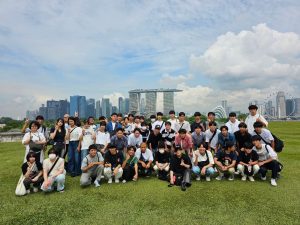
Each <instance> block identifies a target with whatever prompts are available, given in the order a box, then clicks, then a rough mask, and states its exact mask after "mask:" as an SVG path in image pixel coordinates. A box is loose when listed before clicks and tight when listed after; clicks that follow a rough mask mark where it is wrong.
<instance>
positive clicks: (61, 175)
mask: <svg viewBox="0 0 300 225" xmlns="http://www.w3.org/2000/svg"><path fill="white" fill-rule="evenodd" d="M65 179H66V176H65V175H64V174H59V175H58V176H57V177H56V181H57V183H64V182H65Z"/></svg>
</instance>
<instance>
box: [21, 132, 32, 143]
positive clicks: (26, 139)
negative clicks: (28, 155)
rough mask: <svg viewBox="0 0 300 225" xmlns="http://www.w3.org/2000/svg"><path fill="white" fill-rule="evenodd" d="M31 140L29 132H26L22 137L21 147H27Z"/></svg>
mask: <svg viewBox="0 0 300 225" xmlns="http://www.w3.org/2000/svg"><path fill="white" fill-rule="evenodd" d="M30 139H31V132H28V133H26V134H25V135H24V137H23V140H22V144H23V145H28V144H29V142H30Z"/></svg>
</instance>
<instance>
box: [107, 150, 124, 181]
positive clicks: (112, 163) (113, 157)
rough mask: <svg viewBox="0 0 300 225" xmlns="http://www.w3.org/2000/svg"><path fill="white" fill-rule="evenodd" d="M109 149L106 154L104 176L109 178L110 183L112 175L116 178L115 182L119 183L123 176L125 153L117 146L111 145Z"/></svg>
mask: <svg viewBox="0 0 300 225" xmlns="http://www.w3.org/2000/svg"><path fill="white" fill-rule="evenodd" d="M108 149H109V151H107V152H106V153H105V156H104V176H105V177H106V178H107V179H108V183H109V184H111V183H112V177H114V178H115V183H119V179H120V178H121V177H122V174H123V169H122V164H123V154H122V153H121V152H118V151H117V149H116V146H114V145H111V144H110V145H109V146H108Z"/></svg>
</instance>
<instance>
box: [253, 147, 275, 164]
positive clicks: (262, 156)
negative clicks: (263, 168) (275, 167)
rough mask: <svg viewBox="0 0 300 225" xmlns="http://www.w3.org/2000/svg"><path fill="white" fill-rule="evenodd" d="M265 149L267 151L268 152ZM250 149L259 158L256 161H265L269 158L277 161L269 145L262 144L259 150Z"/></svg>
mask: <svg viewBox="0 0 300 225" xmlns="http://www.w3.org/2000/svg"><path fill="white" fill-rule="evenodd" d="M266 148H267V149H268V151H267V149H266ZM252 149H253V150H254V151H256V152H257V154H258V157H259V159H258V161H265V160H267V159H269V158H270V157H271V158H272V159H274V160H277V159H278V156H277V153H276V152H275V151H274V150H273V148H272V147H271V146H269V145H266V144H262V147H261V149H257V148H256V147H255V146H254V147H253V148H252Z"/></svg>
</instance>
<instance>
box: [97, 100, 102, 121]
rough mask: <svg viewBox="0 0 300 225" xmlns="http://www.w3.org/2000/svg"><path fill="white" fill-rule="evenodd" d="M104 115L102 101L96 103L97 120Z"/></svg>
mask: <svg viewBox="0 0 300 225" xmlns="http://www.w3.org/2000/svg"><path fill="white" fill-rule="evenodd" d="M101 114H102V110H101V101H100V100H98V101H96V118H99V117H100V116H101Z"/></svg>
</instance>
